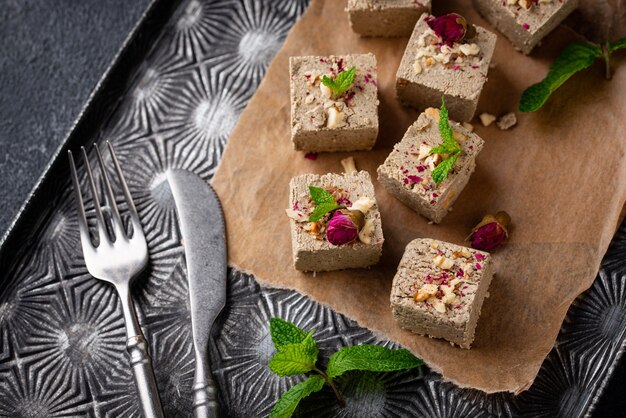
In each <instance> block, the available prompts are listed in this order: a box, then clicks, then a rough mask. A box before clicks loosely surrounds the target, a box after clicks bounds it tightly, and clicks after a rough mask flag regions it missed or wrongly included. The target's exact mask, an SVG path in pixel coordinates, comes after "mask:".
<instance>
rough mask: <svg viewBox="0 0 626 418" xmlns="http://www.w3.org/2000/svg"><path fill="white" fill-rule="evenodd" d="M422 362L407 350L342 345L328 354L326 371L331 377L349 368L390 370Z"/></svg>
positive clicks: (409, 367) (406, 367)
mask: <svg viewBox="0 0 626 418" xmlns="http://www.w3.org/2000/svg"><path fill="white" fill-rule="evenodd" d="M422 364H424V362H423V361H422V360H420V359H418V358H417V357H415V356H414V355H413V354H411V353H410V352H409V351H408V350H405V349H400V350H392V349H390V348H386V347H381V346H379V345H368V344H363V345H355V346H352V347H343V348H342V349H341V350H339V351H337V352H336V353H334V354H333V355H332V356H330V360H329V362H328V367H327V368H326V373H327V374H328V376H329V377H330V378H331V379H334V378H335V377H338V376H341V375H342V374H344V373H345V372H347V371H350V370H366V371H371V372H392V371H396V370H405V369H412V368H414V367H418V366H421V365H422Z"/></svg>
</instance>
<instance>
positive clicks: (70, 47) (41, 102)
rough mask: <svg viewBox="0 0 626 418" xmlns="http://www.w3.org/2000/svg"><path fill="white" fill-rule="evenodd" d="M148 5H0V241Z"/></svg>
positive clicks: (57, 1) (58, 0) (55, 1)
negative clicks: (0, 237)
mask: <svg viewBox="0 0 626 418" xmlns="http://www.w3.org/2000/svg"><path fill="white" fill-rule="evenodd" d="M149 3H150V2H149V0H130V1H129V0H47V1H41V0H39V1H38V0H4V1H2V3H1V5H0V179H2V180H1V187H0V236H2V235H4V232H5V231H6V230H7V228H8V226H9V224H10V222H11V221H12V220H13V218H14V217H15V215H16V214H17V212H18V210H19V208H20V207H21V205H22V203H23V202H24V200H25V199H26V197H27V196H28V194H29V193H30V191H31V189H32V188H33V186H34V185H35V182H36V181H37V179H38V178H39V176H40V175H41V173H42V171H43V168H44V167H45V166H46V164H47V163H48V160H49V158H50V156H51V155H52V153H53V151H54V150H55V149H56V148H57V147H58V146H59V144H61V142H62V141H63V139H64V138H65V136H66V135H67V133H68V132H69V130H70V129H71V127H72V125H73V123H74V120H75V119H76V118H77V116H78V114H79V112H80V110H81V108H82V106H83V105H84V103H85V102H86V101H87V99H88V97H89V95H90V94H91V92H92V90H93V88H94V87H95V86H96V84H97V82H98V80H99V79H100V77H101V76H102V74H103V72H104V71H105V70H106V68H107V66H108V65H109V63H110V62H111V60H112V59H113V57H114V56H115V54H116V53H117V51H118V50H119V48H120V47H121V45H122V44H123V42H124V40H125V39H126V36H127V35H128V33H129V32H130V30H131V29H132V28H133V26H134V25H135V23H136V22H137V21H138V19H139V18H140V17H141V14H142V13H143V12H144V10H145V9H146V8H147V6H148V4H149Z"/></svg>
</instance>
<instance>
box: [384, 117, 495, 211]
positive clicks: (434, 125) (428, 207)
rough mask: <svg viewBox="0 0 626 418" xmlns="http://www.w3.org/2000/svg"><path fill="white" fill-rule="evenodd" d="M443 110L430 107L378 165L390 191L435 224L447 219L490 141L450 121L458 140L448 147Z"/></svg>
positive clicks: (449, 126)
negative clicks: (445, 137)
mask: <svg viewBox="0 0 626 418" xmlns="http://www.w3.org/2000/svg"><path fill="white" fill-rule="evenodd" d="M440 113H441V112H440V110H438V109H434V108H429V109H426V111H425V112H424V113H422V114H421V115H420V116H419V117H418V119H417V121H416V122H415V123H413V125H411V126H410V127H409V129H408V130H407V132H406V133H405V134H404V137H403V138H402V140H401V141H400V142H398V143H397V144H396V145H395V146H394V148H393V151H392V152H391V154H389V156H388V157H387V159H386V160H385V162H384V163H383V164H382V165H381V166H380V167H378V181H379V182H380V184H381V185H382V186H383V187H384V188H385V190H387V192H389V193H390V194H392V195H393V196H395V197H396V198H397V199H398V200H400V201H401V202H402V203H404V204H405V205H407V206H408V207H410V208H411V209H413V210H414V211H416V212H417V213H419V214H420V215H422V216H424V217H426V218H428V219H429V220H431V221H433V222H435V223H439V222H441V221H442V220H443V218H444V217H445V216H446V214H447V213H448V211H449V210H450V208H451V207H452V205H453V204H454V202H455V201H456V199H457V198H458V197H459V195H460V194H461V192H462V191H463V189H464V188H465V186H466V185H467V182H468V181H469V178H470V176H471V174H472V173H473V172H474V169H475V168H476V156H477V155H478V153H479V152H480V151H481V150H482V148H483V145H484V141H483V140H482V139H481V138H480V137H479V136H478V135H476V134H474V133H472V132H470V131H468V130H467V129H465V128H464V127H463V126H461V125H460V124H458V123H456V122H451V121H448V128H449V129H450V131H451V136H452V137H453V139H454V141H455V142H456V144H457V145H456V147H454V146H452V145H448V146H449V147H451V148H452V149H450V150H446V149H442V148H445V147H444V144H445V142H444V140H443V138H442V134H441V129H440V126H439V125H440V122H442V121H441V120H440ZM444 122H445V121H444ZM444 125H445V123H444ZM450 131H448V132H450ZM450 142H451V141H450ZM448 151H451V152H448ZM437 152H439V153H437ZM450 163H451V164H450ZM446 165H447V167H446Z"/></svg>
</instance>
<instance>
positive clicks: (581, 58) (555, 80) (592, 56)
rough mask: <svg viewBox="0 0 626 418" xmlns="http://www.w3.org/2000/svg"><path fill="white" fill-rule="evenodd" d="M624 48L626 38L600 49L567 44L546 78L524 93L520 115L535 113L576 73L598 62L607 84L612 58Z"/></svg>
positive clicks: (594, 45)
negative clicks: (602, 64) (600, 60)
mask: <svg viewBox="0 0 626 418" xmlns="http://www.w3.org/2000/svg"><path fill="white" fill-rule="evenodd" d="M624 48H626V38H624V39H620V40H617V41H615V42H606V43H604V44H602V45H600V44H592V43H587V42H574V43H572V44H570V45H569V46H567V47H566V48H565V49H564V50H563V51H561V53H560V54H559V56H558V57H557V59H556V60H555V61H554V64H552V67H550V70H549V71H548V74H547V75H546V77H545V78H544V79H543V80H541V81H540V82H539V83H535V84H533V85H532V86H530V87H528V88H527V89H526V90H524V92H523V93H522V97H521V99H520V103H519V110H520V112H534V111H536V110H538V109H539V108H541V107H542V106H543V105H544V104H545V103H546V101H548V99H549V98H550V96H551V95H552V93H554V91H555V90H556V89H558V88H559V87H561V86H562V85H563V83H565V82H566V81H567V80H568V79H569V78H570V77H571V76H573V75H574V74H576V73H577V72H580V71H582V70H584V69H585V68H589V67H591V66H592V65H593V64H594V63H595V62H596V60H597V59H598V58H602V59H603V60H604V64H605V77H606V79H607V80H610V79H611V54H612V53H613V52H615V51H617V50H618V49H624Z"/></svg>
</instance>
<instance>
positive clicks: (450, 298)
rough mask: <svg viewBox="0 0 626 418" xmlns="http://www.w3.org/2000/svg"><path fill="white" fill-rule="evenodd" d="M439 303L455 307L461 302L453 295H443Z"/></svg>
mask: <svg viewBox="0 0 626 418" xmlns="http://www.w3.org/2000/svg"><path fill="white" fill-rule="evenodd" d="M441 301H442V302H443V303H445V304H446V305H456V304H457V303H459V302H460V301H461V299H460V298H459V297H458V296H457V295H455V294H454V293H448V294H445V295H443V297H442V298H441Z"/></svg>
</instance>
